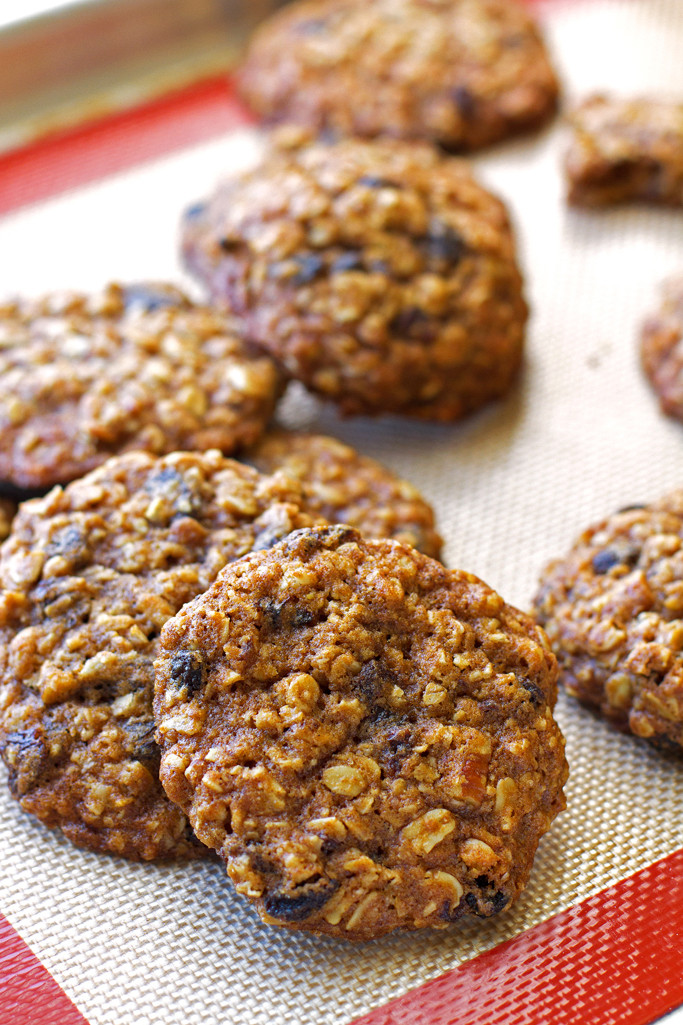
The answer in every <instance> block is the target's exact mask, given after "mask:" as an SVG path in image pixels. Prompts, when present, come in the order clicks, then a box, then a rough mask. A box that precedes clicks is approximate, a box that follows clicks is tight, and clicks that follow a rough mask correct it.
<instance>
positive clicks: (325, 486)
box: [245, 430, 441, 559]
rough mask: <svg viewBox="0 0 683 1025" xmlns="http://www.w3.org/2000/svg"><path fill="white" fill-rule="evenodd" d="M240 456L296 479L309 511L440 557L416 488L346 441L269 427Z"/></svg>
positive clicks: (429, 513) (430, 513)
mask: <svg viewBox="0 0 683 1025" xmlns="http://www.w3.org/2000/svg"><path fill="white" fill-rule="evenodd" d="M245 458H246V459H247V461H248V462H249V463H251V464H252V465H253V466H255V467H256V469H257V470H260V471H261V472H262V473H273V472H274V471H276V470H282V471H283V472H284V473H286V474H287V476H288V477H293V478H294V479H295V480H296V481H298V482H299V483H300V484H301V487H302V489H303V492H304V495H305V497H306V509H307V510H308V511H309V512H310V513H311V514H312V515H313V516H316V517H322V519H324V520H327V522H328V523H347V524H349V526H351V527H356V528H357V529H358V530H359V531H360V532H361V533H362V534H363V535H364V536H365V537H374V538H379V537H387V538H393V539H394V540H396V541H402V542H403V543H404V544H409V545H412V546H413V547H414V548H417V549H418V551H420V552H424V554H425V555H429V556H431V557H432V558H434V559H438V558H439V557H440V555H441V538H440V536H439V535H438V534H437V532H436V530H435V528H434V512H433V510H432V508H431V506H430V505H429V504H428V503H427V502H426V501H425V500H424V498H423V497H422V495H421V494H420V492H419V491H418V490H417V488H415V487H413V485H412V484H409V483H408V481H405V480H402V479H401V478H400V477H398V476H397V475H396V474H394V473H392V472H391V470H388V469H387V468H386V467H385V466H382V465H381V464H380V463H378V462H376V461H375V460H374V459H369V458H368V457H367V456H364V455H361V453H360V452H356V450H355V449H353V448H351V446H350V445H344V444H343V443H342V442H341V441H337V439H336V438H329V437H326V436H325V435H323V434H305V433H303V432H297V431H285V430H279V431H270V432H268V433H267V434H265V435H264V436H263V438H261V440H260V441H259V442H258V443H257V444H256V445H255V446H254V447H253V448H252V449H250V450H249V452H247V454H246V456H245Z"/></svg>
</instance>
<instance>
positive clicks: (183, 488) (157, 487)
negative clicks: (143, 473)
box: [145, 466, 201, 519]
mask: <svg viewBox="0 0 683 1025" xmlns="http://www.w3.org/2000/svg"><path fill="white" fill-rule="evenodd" d="M145 491H147V493H148V494H150V495H153V496H157V495H161V496H162V497H163V498H165V499H166V500H167V501H168V502H169V503H170V504H171V505H172V506H173V515H172V518H173V519H175V518H176V517H178V516H191V515H193V514H195V513H197V512H198V511H199V509H200V508H201V498H200V497H199V496H198V495H196V494H195V492H194V491H193V489H192V487H191V486H190V485H189V484H188V482H187V481H186V479H185V478H184V477H183V475H182V474H181V473H178V471H177V470H176V469H174V468H173V467H172V466H166V467H164V469H163V470H159V471H158V472H157V473H153V474H151V476H150V477H148V478H147V482H146V484H145Z"/></svg>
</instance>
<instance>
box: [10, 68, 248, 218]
mask: <svg viewBox="0 0 683 1025" xmlns="http://www.w3.org/2000/svg"><path fill="white" fill-rule="evenodd" d="M250 121H251V118H250V115H249V112H248V111H247V110H246V108H245V107H244V106H243V105H242V104H241V103H240V101H239V100H238V99H237V97H236V96H235V93H234V91H233V89H232V86H231V85H230V83H229V81H228V79H227V77H226V76H225V75H221V76H220V77H213V78H208V79H205V80H203V81H201V82H198V83H196V84H194V85H192V86H189V87H187V88H185V89H182V90H179V91H177V92H173V93H170V94H167V95H165V96H163V97H162V98H161V99H157V100H153V101H151V102H149V103H144V104H141V105H140V106H137V107H133V108H131V109H128V110H124V111H121V112H119V113H116V114H112V115H110V116H109V117H106V118H103V119H101V120H98V121H92V122H86V123H85V124H83V125H79V126H78V127H76V128H71V129H68V130H65V131H62V132H55V133H53V134H51V135H47V136H45V137H42V138H40V139H39V140H37V141H36V142H32V143H29V144H28V145H26V146H22V147H21V148H20V149H16V150H11V151H10V152H8V153H5V154H1V155H0V214H3V213H8V212H9V211H10V210H15V209H17V208H18V207H20V206H25V205H26V204H27V203H35V202H37V201H38V200H41V199H47V198H49V197H52V196H55V195H57V194H59V193H60V192H66V191H67V190H68V189H72V188H75V187H76V186H79V185H85V184H87V183H88V182H92V181H99V180H101V179H102V178H106V177H107V176H108V175H110V174H115V173H116V172H117V171H124V170H125V169H126V168H128V167H133V166H135V165H138V164H141V163H143V162H144V161H146V160H153V159H154V158H155V157H159V156H162V155H164V154H167V153H171V152H173V151H174V150H180V149H185V148H186V147H188V146H192V145H193V144H196V143H198V142H203V141H204V140H206V139H211V138H214V137H215V136H217V135H220V134H221V132H223V131H228V130H230V129H234V128H237V127H239V126H240V125H242V124H248V123H249V122H250ZM48 168H49V172H48V171H47V170H46V169H48Z"/></svg>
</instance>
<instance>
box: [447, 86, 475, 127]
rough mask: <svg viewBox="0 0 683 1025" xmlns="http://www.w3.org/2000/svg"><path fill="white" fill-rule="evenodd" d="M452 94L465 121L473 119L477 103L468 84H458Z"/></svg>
mask: <svg viewBox="0 0 683 1025" xmlns="http://www.w3.org/2000/svg"><path fill="white" fill-rule="evenodd" d="M451 96H452V97H453V102H454V103H455V105H456V107H457V108H458V111H459V112H460V116H461V117H462V119H463V121H473V120H474V117H475V114H476V112H477V104H476V101H475V99H474V96H473V95H472V93H471V92H470V91H469V89H468V88H467V86H464V85H456V87H455V89H454V90H453V92H452V93H451Z"/></svg>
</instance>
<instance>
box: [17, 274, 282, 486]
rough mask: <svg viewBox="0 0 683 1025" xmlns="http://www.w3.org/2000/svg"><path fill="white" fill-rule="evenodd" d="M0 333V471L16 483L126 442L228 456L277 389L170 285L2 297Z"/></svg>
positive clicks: (57, 477)
mask: <svg viewBox="0 0 683 1025" xmlns="http://www.w3.org/2000/svg"><path fill="white" fill-rule="evenodd" d="M0 340H1V342H2V345H1V346H0V482H6V483H9V484H10V485H13V486H14V487H15V488H19V489H27V490H34V491H35V490H36V489H37V490H42V491H47V490H48V489H49V488H50V487H51V486H52V485H53V484H60V483H66V482H67V481H70V480H73V479H74V478H76V477H80V476H81V475H82V474H84V473H87V472H88V471H89V470H92V469H94V468H95V467H96V466H99V465H100V464H101V463H103V462H104V461H105V460H106V459H108V458H109V457H110V456H112V455H116V454H117V453H120V452H124V451H128V450H131V449H144V450H145V451H148V452H153V453H156V454H162V453H166V452H173V451H175V450H178V449H197V450H199V451H203V450H205V449H209V448H219V449H221V451H223V452H224V453H225V454H228V455H229V454H230V453H232V452H234V451H235V450H236V449H237V448H239V447H240V446H242V445H249V444H251V443H252V442H254V441H255V440H256V439H257V438H258V437H259V435H260V434H261V433H262V431H263V429H264V427H265V425H266V423H267V422H268V420H269V418H270V416H271V413H272V411H273V408H274V406H275V402H276V399H277V397H278V395H279V391H280V378H279V375H278V373H277V371H276V369H275V367H274V365H273V364H272V362H271V361H270V360H268V359H267V358H265V357H264V356H262V355H261V356H259V355H257V354H255V353H254V352H252V351H250V350H249V349H248V347H247V346H246V345H245V343H244V342H243V341H242V340H241V339H239V338H238V337H237V336H236V335H235V332H234V329H233V327H232V326H231V324H230V322H229V321H228V320H227V319H226V318H225V317H224V316H222V315H221V314H219V313H218V312H216V311H215V310H211V309H209V308H207V307H206V306H196V305H195V304H194V303H192V302H190V300H189V299H188V298H187V296H185V295H184V294H183V293H182V292H180V291H179V290H178V289H177V288H174V287H173V286H171V285H162V284H158V283H143V284H137V285H127V286H121V285H109V286H107V288H105V289H104V290H103V291H102V292H101V293H99V294H96V295H93V296H86V295H82V294H80V293H76V292H63V293H58V294H53V295H48V296H44V297H43V298H41V299H37V300H20V301H16V302H8V303H3V304H2V305H0ZM0 486H1V485H0Z"/></svg>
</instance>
